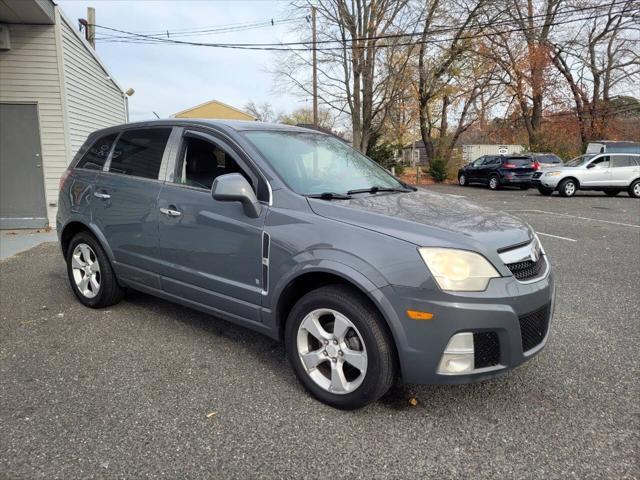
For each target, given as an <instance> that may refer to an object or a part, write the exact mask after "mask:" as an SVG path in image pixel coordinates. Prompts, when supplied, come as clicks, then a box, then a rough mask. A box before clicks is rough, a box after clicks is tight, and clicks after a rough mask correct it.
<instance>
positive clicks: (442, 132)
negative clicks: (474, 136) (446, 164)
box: [417, 0, 490, 159]
mask: <svg viewBox="0 0 640 480" xmlns="http://www.w3.org/2000/svg"><path fill="white" fill-rule="evenodd" d="M486 3H487V2H486V0H475V1H472V2H463V3H460V4H458V3H456V2H454V1H445V0H427V1H426V3H425V6H424V10H423V13H422V15H421V18H420V22H421V25H422V28H421V30H422V34H421V36H420V45H419V48H418V65H417V70H418V88H417V90H418V105H419V123H420V134H421V137H422V141H423V142H424V145H425V149H426V154H427V157H428V158H429V159H432V158H434V157H436V156H441V155H445V156H446V155H449V153H450V151H451V148H452V146H453V144H454V143H455V141H456V140H457V138H458V137H459V136H460V135H461V134H462V133H463V132H464V131H465V130H466V129H467V128H469V126H470V122H468V119H467V116H468V114H469V112H470V109H471V107H472V106H473V105H474V103H475V102H476V100H477V98H478V97H479V95H480V94H481V92H482V91H483V89H484V88H485V87H487V86H488V85H489V83H490V75H489V76H487V75H483V76H481V77H478V76H476V75H475V73H477V72H474V75H472V76H471V78H469V77H466V78H464V79H463V77H464V75H463V74H462V73H461V72H462V71H463V70H464V69H465V68H469V67H470V64H471V63H473V60H472V58H473V56H474V55H473V54H472V53H471V47H472V46H473V42H472V41H471V40H470V39H469V36H470V33H471V32H472V31H474V30H476V28H475V27H476V23H477V20H478V18H479V15H480V12H481V11H482V8H483V7H484V5H485V4H486ZM445 12H446V13H445ZM441 18H447V19H449V21H451V19H452V18H455V19H456V27H455V28H454V29H453V31H452V32H451V31H447V32H446V33H444V34H443V33H442V32H441V31H440V30H439V29H438V27H437V25H436V22H437V21H438V20H439V19H441ZM454 109H457V110H458V111H457V115H458V122H457V125H456V128H455V130H454V133H453V136H452V138H451V139H450V140H449V142H446V141H445V139H446V137H447V136H448V133H449V115H450V113H451V110H454Z"/></svg>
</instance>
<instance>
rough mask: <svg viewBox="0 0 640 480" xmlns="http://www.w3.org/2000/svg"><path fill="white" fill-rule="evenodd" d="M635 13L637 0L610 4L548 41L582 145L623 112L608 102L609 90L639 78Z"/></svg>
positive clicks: (600, 135)
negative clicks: (575, 118) (565, 85)
mask: <svg viewBox="0 0 640 480" xmlns="http://www.w3.org/2000/svg"><path fill="white" fill-rule="evenodd" d="M637 12H638V2H637V1H634V0H627V1H625V2H624V3H620V2H618V3H611V4H610V5H609V6H608V8H607V10H606V12H605V13H604V15H602V16H601V17H600V16H599V17H598V18H594V19H590V20H587V21H583V22H581V23H580V24H579V25H578V27H577V28H574V29H572V30H570V31H568V32H567V33H566V34H564V35H562V36H560V35H558V36H557V38H554V39H551V40H550V41H549V45H550V50H551V59H552V61H553V64H554V65H555V67H556V68H557V69H558V71H559V72H560V73H561V74H562V76H563V77H564V79H565V80H566V82H567V86H568V88H569V90H570V92H571V97H572V99H573V104H574V108H575V112H576V116H577V118H578V124H579V127H580V140H581V142H582V146H583V149H584V148H585V147H586V145H587V143H588V142H589V140H593V139H596V138H602V137H603V136H604V135H605V134H606V131H607V125H608V122H609V119H610V118H611V117H612V115H614V114H617V113H620V112H623V111H624V108H625V106H622V107H621V106H619V105H618V106H616V107H613V106H612V104H611V100H612V95H613V93H614V92H616V91H624V89H625V87H629V88H633V87H634V86H635V87H637V85H638V81H639V80H640V56H639V55H638V48H637V47H638V43H637V41H638V27H637V18H634V14H637ZM628 108H630V109H634V108H637V105H635V104H632V105H629V106H628ZM621 109H622V110H621Z"/></svg>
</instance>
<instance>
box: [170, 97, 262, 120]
mask: <svg viewBox="0 0 640 480" xmlns="http://www.w3.org/2000/svg"><path fill="white" fill-rule="evenodd" d="M173 116H174V117H175V118H222V119H225V120H250V121H255V120H257V119H256V117H254V116H253V115H250V114H248V113H247V112H243V111H242V110H239V109H237V108H235V107H232V106H231V105H227V104H226V103H222V102H219V101H218V100H210V101H208V102H205V103H202V104H200V105H196V106H195V107H191V108H187V109H186V110H183V111H181V112H178V113H176V114H174V115H173Z"/></svg>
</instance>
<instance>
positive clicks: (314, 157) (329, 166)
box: [244, 131, 405, 195]
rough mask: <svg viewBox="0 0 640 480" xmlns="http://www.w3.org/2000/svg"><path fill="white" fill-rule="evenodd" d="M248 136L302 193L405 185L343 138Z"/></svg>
mask: <svg viewBox="0 0 640 480" xmlns="http://www.w3.org/2000/svg"><path fill="white" fill-rule="evenodd" d="M244 134H245V136H246V137H247V138H248V139H249V140H250V141H251V142H252V143H253V144H254V145H255V146H256V148H257V149H258V150H259V151H260V153H262V155H263V156H264V157H265V158H266V160H267V161H268V162H269V164H270V165H271V166H272V167H273V169H274V170H275V171H276V172H277V173H278V175H280V177H281V178H282V180H284V182H285V183H286V184H287V185H288V186H289V188H291V189H292V190H293V191H295V192H297V193H300V194H302V195H317V194H321V193H327V192H330V193H339V194H346V193H347V192H349V191H352V190H360V189H370V188H372V187H378V188H379V189H389V188H391V189H395V188H397V189H405V186H404V185H403V184H401V183H400V182H399V181H398V180H396V179H395V178H394V177H393V176H392V175H391V174H390V173H388V172H387V171H386V170H385V169H383V168H382V167H380V166H379V165H378V164H377V163H375V162H373V161H371V160H369V159H368V158H367V157H365V156H364V155H362V154H361V153H359V152H357V151H356V150H354V149H353V148H351V147H350V146H348V145H347V144H345V143H344V142H342V141H340V140H338V139H337V138H333V137H331V136H329V135H323V134H319V133H312V132H309V133H307V132H279V131H250V132H245V133H244Z"/></svg>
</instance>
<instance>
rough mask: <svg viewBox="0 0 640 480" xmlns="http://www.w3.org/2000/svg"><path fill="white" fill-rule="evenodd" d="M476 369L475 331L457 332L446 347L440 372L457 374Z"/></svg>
mask: <svg viewBox="0 0 640 480" xmlns="http://www.w3.org/2000/svg"><path fill="white" fill-rule="evenodd" d="M473 369H474V351H473V333H471V332H463V333H456V334H455V335H454V336H453V337H451V339H450V340H449V343H448V344H447V348H445V349H444V353H443V354H442V358H441V359H440V366H439V367H438V373H440V374H445V375H452V374H453V375H456V374H458V375H459V374H463V373H470V372H472V371H473Z"/></svg>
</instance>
